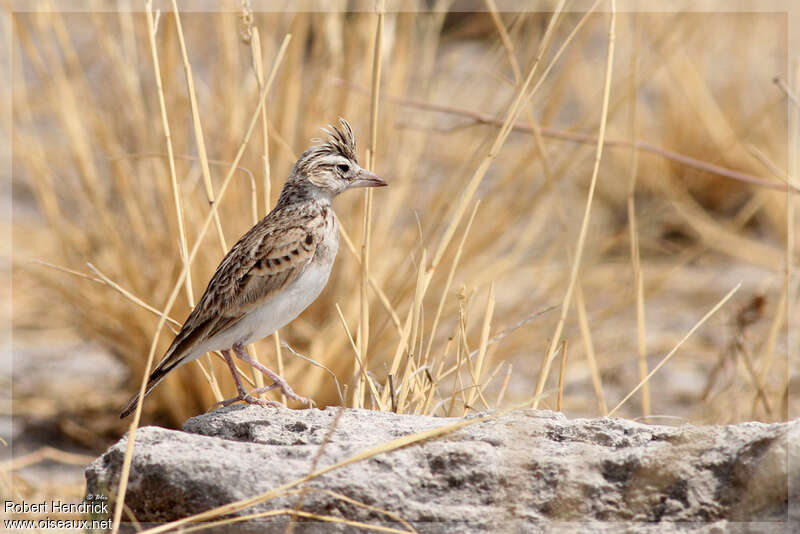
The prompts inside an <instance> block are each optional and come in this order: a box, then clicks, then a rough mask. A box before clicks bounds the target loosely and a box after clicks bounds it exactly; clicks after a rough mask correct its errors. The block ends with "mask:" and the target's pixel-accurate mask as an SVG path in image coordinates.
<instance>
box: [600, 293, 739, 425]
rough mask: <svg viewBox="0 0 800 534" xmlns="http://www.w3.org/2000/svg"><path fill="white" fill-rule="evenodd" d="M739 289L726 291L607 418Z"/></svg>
mask: <svg viewBox="0 0 800 534" xmlns="http://www.w3.org/2000/svg"><path fill="white" fill-rule="evenodd" d="M740 287H742V283H741V282H739V283H738V284H736V286H735V287H734V288H733V289H731V290H730V291H728V294H727V295H725V296H724V297H722V300H720V301H719V302H717V304H716V305H715V306H714V307H713V308H711V310H709V311H708V313H706V314H705V315H704V316H703V317H702V318H701V319H700V320H699V321H697V322H696V323H695V325H694V326H693V327H692V328H691V329H690V330H689V332H687V333H686V335H685V336H683V338H682V339H681V340H680V341H678V344H677V345H675V346H674V347H673V348H672V350H671V351H669V353H667V355H666V356H664V357H663V358H662V359H661V361H660V362H658V365H656V366H655V367H653V370H652V371H650V372H649V373H647V376H646V377H645V378H644V380H642V381H640V382H639V384H637V386H636V387H635V388H633V389H632V390H631V392H630V393H628V394H627V395H625V397H624V398H623V399H622V400H621V401H619V403H617V405H616V406H614V408H613V409H612V410H611V411H610V412H608V416H609V417H611V416H613V415H614V414H615V413H616V412H617V410H619V409H620V407H621V406H622V405H623V404H625V403H626V402H627V401H628V399H630V398H631V397H632V396H633V395H634V394H635V393H636V392H637V391H639V389H640V388H641V387H642V385H643V383H644V382H646V381H649V380H650V378H652V377H653V375H654V374H656V372H658V370H659V369H661V368H662V367H663V366H664V364H666V363H667V362H668V361H669V359H670V358H672V355H673V354H675V353H676V352H677V351H678V349H679V348H681V345H683V344H684V342H685V341H686V340H687V339H689V338H690V337H692V334H694V333H695V331H696V330H697V329H698V328H700V327H701V326H702V325H703V323H705V322H706V321H707V320H708V318H709V317H711V316H712V315H714V313H716V312H717V310H719V309H720V308H721V307H722V306H723V305H724V304H725V303H726V302H728V300H730V298H731V297H732V296H733V294H734V293H736V292H737V291H738V290H739V288H740Z"/></svg>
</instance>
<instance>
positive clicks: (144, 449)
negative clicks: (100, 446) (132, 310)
mask: <svg viewBox="0 0 800 534" xmlns="http://www.w3.org/2000/svg"><path fill="white" fill-rule="evenodd" d="M336 415H337V410H336V409H332V408H329V409H326V410H316V409H314V410H301V411H293V410H288V409H284V408H271V407H270V408H265V407H260V406H231V407H228V408H224V409H220V410H217V411H215V412H211V413H208V414H205V415H200V416H198V417H194V418H192V419H189V420H188V421H187V422H186V424H185V425H184V431H183V432H179V431H173V430H165V429H162V428H157V427H144V428H142V429H140V430H139V431H138V432H137V434H136V446H135V453H134V458H133V464H132V468H131V472H130V479H129V483H128V490H127V494H126V503H127V505H128V506H129V507H130V509H131V511H132V512H133V514H134V515H135V516H136V518H137V519H138V520H139V521H142V522H164V521H171V520H175V519H179V518H183V517H187V516H189V515H192V514H196V513H199V512H203V511H206V510H209V509H211V508H214V507H217V506H220V505H223V504H227V503H230V502H234V501H238V500H241V499H245V498H248V497H253V496H256V495H259V494H261V493H264V492H267V491H269V490H272V489H274V488H277V487H279V486H281V485H283V484H286V483H288V482H291V481H294V480H296V479H297V478H299V477H302V476H304V475H306V474H308V473H309V472H310V471H312V470H313V469H314V467H313V466H314V465H316V468H317V469H320V468H323V467H326V466H330V465H333V464H334V463H336V462H339V461H341V460H344V459H346V458H348V457H350V456H353V455H355V454H357V453H359V452H362V451H365V450H367V449H369V448H370V447H374V446H376V445H379V444H382V443H385V442H387V441H390V440H393V439H395V438H399V437H401V436H407V435H410V434H414V433H417V432H422V431H426V430H431V429H434V428H437V427H440V426H443V425H448V424H451V423H453V422H455V421H457V420H456V419H443V418H434V417H427V416H416V415H396V414H393V413H384V412H372V411H366V410H344V412H343V414H342V416H341V417H340V419H339V420H338V423H337V426H336V428H335V431H334V432H333V434H332V436H330V438H329V440H328V441H327V442H326V435H327V434H328V433H329V428H330V427H331V424H332V423H333V422H334V421H335V419H336ZM799 438H800V420H796V421H793V422H790V423H779V424H762V423H743V424H738V425H731V426H709V427H698V426H690V425H685V426H682V427H666V426H650V425H644V424H639V423H635V422H632V421H628V420H621V419H611V418H602V419H575V420H568V419H566V418H565V417H564V416H563V415H560V414H556V413H553V412H547V411H534V410H523V411H516V412H510V413H506V414H503V415H500V416H498V417H495V418H492V419H488V420H486V421H482V422H479V423H476V424H473V425H470V426H466V427H464V428H461V429H459V430H457V431H455V432H452V433H450V434H446V435H444V436H442V437H439V438H434V439H429V440H427V441H424V442H419V443H414V444H412V445H410V446H407V447H405V448H401V449H398V450H394V451H392V452H387V453H381V454H378V455H375V456H372V457H370V458H367V459H364V460H361V461H358V462H356V463H353V464H351V465H348V466H346V467H343V468H340V469H337V470H333V471H330V472H328V473H326V474H324V475H322V476H320V477H319V478H316V479H314V480H312V481H310V482H309V483H308V484H307V488H308V489H309V491H308V492H307V493H305V494H304V496H303V498H302V510H303V511H305V512H309V513H314V514H318V515H324V516H333V517H337V518H344V519H347V520H350V521H359V522H363V523H367V524H370V525H382V526H388V527H392V528H398V529H404V528H406V527H404V526H403V524H402V523H401V522H400V521H398V519H397V517H399V518H402V519H403V520H405V521H408V522H409V523H410V524H411V525H413V526H414V528H416V529H418V530H419V531H420V532H544V531H547V532H574V531H575V529H576V526H575V523H571V522H593V523H592V527H591V530H592V531H595V532H612V531H613V532H617V531H624V532H656V531H658V532H673V531H675V532H685V531H691V532H709V533H711V532H729V531H730V532H787V533H788V532H800V529H798V528H797V527H798V526H800V513H799V512H800V510H798V506H800V505H795V507H794V508H793V509H792V510H791V516H792V517H791V521H789V516H790V507H789V503H790V502H791V501H790V488H791V499H792V500H794V502H798V500H800V453H799V452H798V439H799ZM126 441H127V438H123V439H122V440H120V441H119V442H118V443H117V444H116V445H114V446H113V447H111V448H110V449H109V450H108V451H107V452H106V453H105V454H103V455H102V456H101V457H100V458H98V459H97V460H95V461H94V462H93V463H92V464H91V465H90V466H89V467H88V468H87V469H86V479H87V483H88V492H89V493H95V494H97V493H105V494H109V495H110V494H113V491H109V488H111V489H112V490H115V489H116V485H117V484H118V483H119V474H120V469H121V466H122V460H123V457H124V454H125V447H126V444H127V443H126ZM320 450H321V452H320ZM790 453H791V456H792V461H791V462H790V461H789V455H790ZM293 489H294V490H297V489H299V486H297V487H295V488H293ZM321 490H327V491H328V493H323V492H322V491H321ZM330 492H335V494H333V493H330ZM337 494H338V495H337ZM341 496H343V497H344V498H342V497H341ZM298 498H299V497H298V494H297V493H294V494H291V495H288V496H287V495H284V496H281V497H278V498H275V499H272V500H269V501H266V502H261V503H259V504H257V505H255V506H253V507H251V508H249V509H246V510H242V511H239V512H236V515H243V514H246V513H253V512H263V511H268V510H277V509H281V508H286V509H294V508H295V507H296V505H297V502H298ZM345 498H346V499H351V500H345ZM354 501H358V503H362V504H363V505H366V506H360V505H359V504H357V503H356V502H354ZM378 509H380V510H385V511H387V512H390V513H392V514H396V515H395V516H394V517H393V516H388V515H386V514H385V513H383V512H381V511H379V510H378ZM287 521H288V518H287V516H286V515H280V516H272V517H267V518H262V519H258V520H251V521H249V522H246V523H239V524H237V525H236V529H235V530H233V531H236V532H240V531H244V532H272V531H275V532H283V531H284V529H285V527H286V523H287ZM565 522H566V523H565ZM768 522H769V523H768ZM570 525H571V527H570ZM765 525H766V526H765ZM791 527H794V529H792V528H791ZM220 529H224V530H219V531H220V532H231V531H232V530H231V527H230V526H226V527H220ZM352 530H353V526H352V525H351V526H347V525H344V524H342V523H326V522H316V521H315V522H311V521H303V522H301V523H299V524H298V525H297V528H296V529H295V532H297V533H299V532H333V531H341V532H345V531H348V532H349V531H352Z"/></svg>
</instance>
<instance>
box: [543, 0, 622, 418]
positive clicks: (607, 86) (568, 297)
mask: <svg viewBox="0 0 800 534" xmlns="http://www.w3.org/2000/svg"><path fill="white" fill-rule="evenodd" d="M610 15H611V17H610V18H611V20H610V22H609V28H608V52H607V55H606V69H605V70H606V72H605V82H604V84H603V104H602V107H601V110H600V132H599V134H598V136H597V149H596V152H595V157H594V168H593V169H592V178H591V182H590V183H589V193H588V195H587V198H586V207H585V208H584V212H583V221H582V222H581V229H580V232H579V234H578V243H577V245H576V247H575V258H574V260H573V262H572V268H571V270H570V277H569V283H568V284H567V290H566V292H565V294H564V300H563V301H562V305H561V316H560V317H559V319H558V323H557V325H556V329H555V333H554V334H553V338H552V340H551V341H550V348H549V349H548V350H547V354H546V356H545V358H544V361H543V362H542V370H541V371H540V373H539V378H538V381H537V383H536V390H535V392H534V397H535V399H534V401H533V404H532V406H533V408H534V409H535V408H536V407H537V406H538V405H539V401H538V398H539V395H541V393H542V392H543V391H544V386H545V383H546V381H547V376H548V375H549V374H550V364H551V362H552V358H553V356H554V355H555V352H556V347H557V346H558V344H559V343H560V340H561V333H562V331H563V329H564V323H565V321H566V319H567V312H568V311H569V307H570V303H571V302H572V292H573V290H574V288H575V281H576V280H577V278H578V270H579V269H580V265H581V259H582V257H583V247H584V245H585V243H586V234H587V231H588V229H589V218H590V216H591V209H592V200H593V199H594V191H595V188H596V187H597V175H598V173H599V171H600V159H601V157H602V155H603V139H604V138H605V134H606V121H607V120H608V99H609V95H610V93H611V69H612V66H613V63H614V40H615V36H614V25H615V22H616V1H615V0H611V14H610Z"/></svg>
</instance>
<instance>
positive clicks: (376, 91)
mask: <svg viewBox="0 0 800 534" xmlns="http://www.w3.org/2000/svg"><path fill="white" fill-rule="evenodd" d="M375 9H376V14H377V19H376V27H375V40H374V42H373V53H372V96H371V105H370V114H369V116H370V120H369V133H370V135H369V139H370V142H369V148H368V149H367V157H366V162H365V163H366V168H367V170H368V171H374V170H375V150H376V148H377V144H378V104H379V102H380V87H381V66H382V58H383V53H382V45H383V19H384V10H385V5H384V0H379V1H378V3H377V5H376V6H375ZM371 221H372V188H371V187H368V188H367V189H366V191H364V222H363V230H362V233H363V241H362V243H361V293H360V304H361V306H360V316H359V317H360V321H359V328H358V353H359V355H360V360H361V362H362V366H361V370H362V372H361V374H360V375H359V376H360V377H361V379H360V382H359V393H360V397H359V400H360V403H361V406H360V407H362V408H363V406H364V399H365V395H366V390H367V388H366V381H365V377H366V368H367V366H369V352H368V350H369V252H370V237H371V235H372V224H371Z"/></svg>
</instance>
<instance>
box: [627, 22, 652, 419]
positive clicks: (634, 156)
mask: <svg viewBox="0 0 800 534" xmlns="http://www.w3.org/2000/svg"><path fill="white" fill-rule="evenodd" d="M638 22H639V16H638V13H637V14H635V15H634V19H633V24H634V43H633V55H632V56H631V76H630V91H631V94H632V95H633V97H632V98H631V99H630V102H631V104H630V121H631V124H630V131H631V139H632V140H635V139H636V107H637V103H638V98H637V92H636V88H637V87H638V78H639V76H638V74H639V53H640V41H641V25H640V24H639V23H638ZM638 174H639V151H638V150H631V177H630V181H629V183H628V230H629V235H630V242H631V266H632V268H633V288H634V291H636V334H637V335H636V341H637V349H638V355H639V380H643V379H644V377H645V376H647V344H646V337H645V315H644V281H643V277H642V262H641V254H640V252H639V232H638V229H637V227H636V179H637V176H638ZM650 404H651V403H650V385H649V384H648V383H647V382H645V383H644V385H643V386H642V416H643V417H647V416H649V415H650V413H651V410H650Z"/></svg>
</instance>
